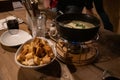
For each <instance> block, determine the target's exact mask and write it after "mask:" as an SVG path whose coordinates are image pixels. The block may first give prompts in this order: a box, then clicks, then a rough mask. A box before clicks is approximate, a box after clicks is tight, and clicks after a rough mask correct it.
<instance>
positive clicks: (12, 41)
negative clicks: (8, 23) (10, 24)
mask: <svg viewBox="0 0 120 80" xmlns="http://www.w3.org/2000/svg"><path fill="white" fill-rule="evenodd" d="M11 32H13V33H14V32H16V30H14V29H13V30H11ZM31 38H32V36H31V35H30V34H29V33H27V32H25V31H23V30H18V32H17V33H16V34H14V35H12V34H10V32H9V31H8V30H7V31H5V32H4V33H3V34H2V35H1V36H0V42H1V44H2V45H4V46H19V45H21V44H23V43H25V42H26V41H27V40H29V39H31Z"/></svg>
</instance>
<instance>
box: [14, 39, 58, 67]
mask: <svg viewBox="0 0 120 80" xmlns="http://www.w3.org/2000/svg"><path fill="white" fill-rule="evenodd" d="M55 58H56V49H55V44H53V43H52V42H51V41H50V40H48V39H46V38H44V37H36V38H33V39H30V40H28V41H27V42H25V43H24V44H23V45H21V46H20V47H19V48H18V50H17V52H16V54H15V62H16V63H17V64H18V65H20V66H21V67H25V68H40V67H43V66H46V65H48V64H49V63H51V62H53V61H54V60H55Z"/></svg>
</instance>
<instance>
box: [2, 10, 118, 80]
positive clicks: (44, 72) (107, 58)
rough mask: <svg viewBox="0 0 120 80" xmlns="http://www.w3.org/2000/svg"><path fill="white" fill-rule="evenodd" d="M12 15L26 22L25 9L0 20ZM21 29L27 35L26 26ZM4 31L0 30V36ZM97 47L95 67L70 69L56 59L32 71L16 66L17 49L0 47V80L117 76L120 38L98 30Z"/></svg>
mask: <svg viewBox="0 0 120 80" xmlns="http://www.w3.org/2000/svg"><path fill="white" fill-rule="evenodd" d="M11 14H12V15H15V16H17V17H20V18H22V19H23V20H24V21H26V18H25V10H24V9H19V10H15V11H11V12H5V13H0V19H2V18H5V17H6V16H9V15H11ZM20 29H23V30H25V31H27V32H29V30H28V27H27V25H26V24H20ZM4 31H5V30H1V31H0V35H1V34H2V33H3V32H4ZM97 46H98V50H99V60H98V61H96V62H95V63H94V65H93V64H89V65H83V66H74V65H73V66H71V65H66V64H63V63H61V62H59V61H57V60H56V61H54V62H53V63H52V64H50V65H49V66H46V67H44V68H41V69H37V70H33V69H26V68H22V67H20V66H18V65H17V64H16V63H15V60H14V56H15V52H16V51H17V49H18V47H6V46H3V45H0V80H101V78H102V75H103V70H108V71H110V72H111V73H112V75H114V76H117V77H120V35H117V34H114V33H112V32H109V31H107V30H104V29H102V30H101V29H100V38H99V40H98V41H97Z"/></svg>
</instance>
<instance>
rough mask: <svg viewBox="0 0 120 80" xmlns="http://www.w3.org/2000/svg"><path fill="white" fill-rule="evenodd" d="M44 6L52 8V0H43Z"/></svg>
mask: <svg viewBox="0 0 120 80" xmlns="http://www.w3.org/2000/svg"><path fill="white" fill-rule="evenodd" d="M43 6H44V7H45V8H46V9H50V8H51V7H50V0H43Z"/></svg>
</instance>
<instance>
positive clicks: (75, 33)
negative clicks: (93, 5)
mask: <svg viewBox="0 0 120 80" xmlns="http://www.w3.org/2000/svg"><path fill="white" fill-rule="evenodd" d="M72 20H77V21H78V20H79V21H84V22H88V23H92V24H93V25H94V27H92V28H88V29H76V28H69V27H65V26H64V22H65V21H72ZM55 23H56V27H57V31H58V33H59V34H60V36H61V37H62V38H64V39H66V40H68V41H71V42H85V41H89V40H91V39H93V38H94V37H95V36H96V35H97V33H98V31H99V27H100V21H99V19H98V18H96V17H95V16H92V15H88V14H82V13H79V14H78V13H65V14H61V15H59V16H57V17H56V19H55Z"/></svg>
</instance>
